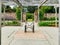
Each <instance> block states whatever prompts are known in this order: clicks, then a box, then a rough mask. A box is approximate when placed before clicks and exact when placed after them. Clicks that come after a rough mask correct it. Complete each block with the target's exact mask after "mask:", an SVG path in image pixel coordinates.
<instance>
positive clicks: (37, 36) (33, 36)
mask: <svg viewBox="0 0 60 45" xmlns="http://www.w3.org/2000/svg"><path fill="white" fill-rule="evenodd" d="M27 30H28V29H27ZM13 31H15V34H14V35H13V37H14V38H13V40H12V41H10V42H9V44H8V43H7V42H8V41H9V40H8V39H7V35H9V33H10V32H13ZM58 31H59V29H58V28H57V27H38V26H35V33H32V32H31V30H30V32H27V33H24V26H21V27H19V26H5V27H2V45H5V44H7V45H58V44H59V43H58V40H59V39H58ZM10 39H11V38H10Z"/></svg>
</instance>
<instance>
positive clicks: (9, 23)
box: [5, 21, 20, 26]
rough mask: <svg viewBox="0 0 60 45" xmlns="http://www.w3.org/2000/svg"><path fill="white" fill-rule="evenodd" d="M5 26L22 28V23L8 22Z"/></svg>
mask: <svg viewBox="0 0 60 45" xmlns="http://www.w3.org/2000/svg"><path fill="white" fill-rule="evenodd" d="M5 25H6V26H20V23H19V22H16V21H12V22H6V23H5Z"/></svg>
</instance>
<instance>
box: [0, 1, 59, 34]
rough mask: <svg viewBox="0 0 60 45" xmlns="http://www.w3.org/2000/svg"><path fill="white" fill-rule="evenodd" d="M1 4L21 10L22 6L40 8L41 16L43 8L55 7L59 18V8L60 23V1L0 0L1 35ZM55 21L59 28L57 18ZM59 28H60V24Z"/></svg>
mask: <svg viewBox="0 0 60 45" xmlns="http://www.w3.org/2000/svg"><path fill="white" fill-rule="evenodd" d="M1 4H4V5H5V6H6V5H14V6H17V5H18V6H19V7H21V8H22V6H38V14H39V8H40V7H41V6H54V8H55V12H56V13H55V15H56V16H57V7H59V21H60V0H0V34H1ZM4 9H5V7H4ZM4 13H5V10H4ZM55 19H56V26H57V17H55ZM59 27H60V22H59Z"/></svg>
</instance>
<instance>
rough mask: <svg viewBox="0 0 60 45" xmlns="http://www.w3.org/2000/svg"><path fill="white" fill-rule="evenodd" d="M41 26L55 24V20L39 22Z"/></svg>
mask: <svg viewBox="0 0 60 45" xmlns="http://www.w3.org/2000/svg"><path fill="white" fill-rule="evenodd" d="M38 25H39V26H55V22H43V21H42V22H39V23H38Z"/></svg>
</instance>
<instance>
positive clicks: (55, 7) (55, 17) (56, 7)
mask: <svg viewBox="0 0 60 45" xmlns="http://www.w3.org/2000/svg"><path fill="white" fill-rule="evenodd" d="M56 6H57V5H55V6H54V7H55V26H56V27H57V7H56Z"/></svg>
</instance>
